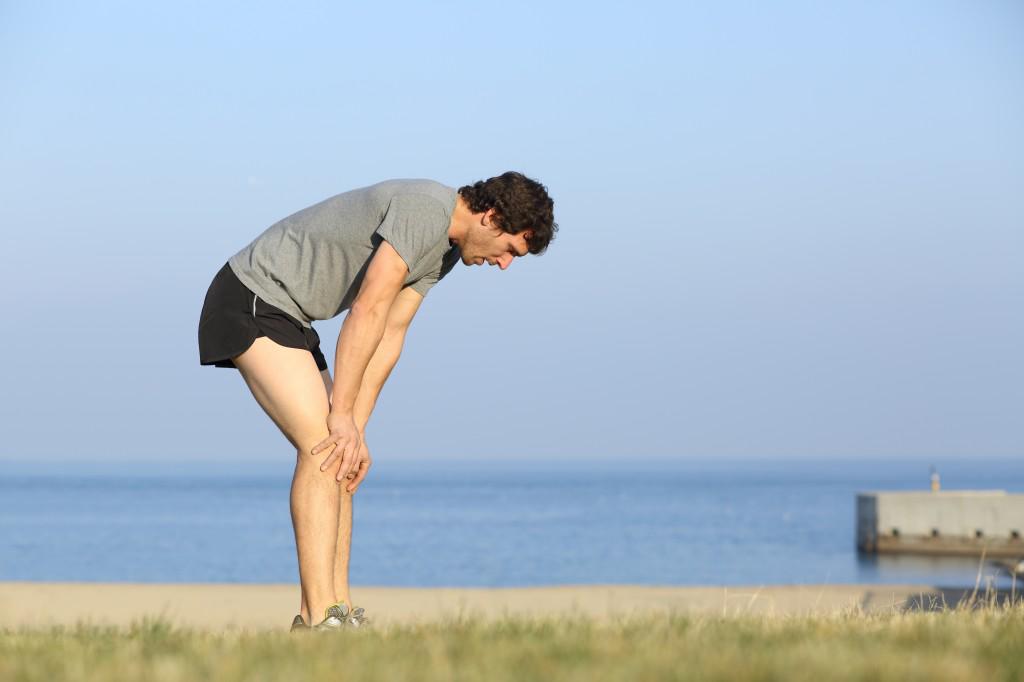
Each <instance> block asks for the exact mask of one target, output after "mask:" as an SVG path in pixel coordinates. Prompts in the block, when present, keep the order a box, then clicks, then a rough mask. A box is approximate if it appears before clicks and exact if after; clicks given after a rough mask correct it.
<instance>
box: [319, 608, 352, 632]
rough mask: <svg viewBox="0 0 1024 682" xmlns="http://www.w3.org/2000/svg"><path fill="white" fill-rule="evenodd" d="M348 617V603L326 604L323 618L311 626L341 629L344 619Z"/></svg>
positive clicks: (320, 628)
mask: <svg viewBox="0 0 1024 682" xmlns="http://www.w3.org/2000/svg"><path fill="white" fill-rule="evenodd" d="M347 618H348V605H346V604H344V603H341V604H334V605H333V606H328V607H327V610H326V611H325V612H324V619H323V620H322V621H320V622H319V623H317V624H316V625H314V626H313V627H312V629H313V630H317V631H323V630H341V629H342V628H344V627H345V621H346V619H347Z"/></svg>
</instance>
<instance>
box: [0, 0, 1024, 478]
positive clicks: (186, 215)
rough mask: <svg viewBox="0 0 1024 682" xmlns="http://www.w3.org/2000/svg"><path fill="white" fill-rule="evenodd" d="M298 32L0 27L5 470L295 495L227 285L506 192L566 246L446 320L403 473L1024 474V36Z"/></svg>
mask: <svg viewBox="0 0 1024 682" xmlns="http://www.w3.org/2000/svg"><path fill="white" fill-rule="evenodd" d="M289 4H290V8H289V9H283V8H282V7H283V6H282V5H280V3H266V4H263V3H252V2H246V3H234V4H227V3H224V4H216V5H214V4H211V3H198V2H173V3H162V2H152V3H150V2H147V3H136V2H131V3H129V2H124V3H111V2H102V3H85V4H83V3H70V2H69V3H47V2H4V3H3V4H0V227H2V230H0V249H2V251H0V252H2V259H3V268H2V275H0V277H2V280H0V284H2V286H0V302H2V304H3V313H4V314H3V316H2V321H0V331H2V335H0V336H2V341H0V343H2V347H3V351H4V369H3V375H4V379H3V386H4V390H3V391H2V393H0V413H2V415H3V438H2V439H0V459H8V460H11V459H18V460H60V459H82V460H84V459H95V458H105V459H118V458H121V459H132V460H135V461H146V460H156V459H174V458H181V459H188V460H207V461H240V460H260V461H272V460H273V461H276V460H279V459H280V458H282V457H285V458H290V456H291V455H290V454H289V452H288V445H287V443H286V441H285V440H284V439H283V437H281V436H280V435H279V434H278V433H277V431H276V429H275V427H274V426H273V425H272V424H271V423H270V421H269V419H267V418H266V417H265V416H264V415H263V414H262V412H261V411H260V410H259V408H258V406H257V405H256V403H255V401H254V400H253V399H252V397H251V396H250V395H249V393H248V391H247V389H246V388H245V386H244V384H243V383H242V380H241V378H240V377H239V376H238V374H237V373H236V372H234V371H229V370H222V369H213V368H209V367H200V366H199V364H198V351H197V348H196V326H197V322H198V316H199V310H200V308H201V306H202V301H203V296H204V294H205V292H206V288H207V286H208V285H209V281H210V279H211V278H212V277H213V275H214V273H215V272H216V271H217V270H218V268H219V267H220V266H221V265H222V264H223V263H224V261H225V260H226V259H227V258H228V257H229V256H231V255H232V254H233V253H235V252H236V251H237V250H239V249H240V248H242V247H243V246H245V245H246V244H247V243H248V242H249V241H250V240H251V239H252V238H253V237H255V236H256V235H257V234H258V233H259V232H261V231H262V230H263V229H265V228H266V227H267V226H269V225H270V224H271V223H273V222H275V221H276V220H278V219H279V218H281V217H283V216H285V215H287V214H289V213H292V212H294V211H296V210H298V209H300V208H303V207H305V206H307V205H309V204H312V203H314V202H316V201H319V200H321V199H323V198H326V197H327V196H330V195H332V194H336V193H338V192H341V191H344V190H347V189H351V188H354V187H359V186H363V185H367V184H370V183H373V182H376V181H378V180H383V179H386V178H393V177H429V178H434V179H437V180H440V181H442V182H445V183H448V184H451V185H455V186H458V185H459V184H462V183H465V182H470V181H474V180H477V179H480V178H485V177H488V176H490V175H494V174H497V173H500V172H502V171H504V170H508V169H516V170H520V171H523V172H525V173H527V174H528V175H530V176H533V177H536V178H537V179H539V180H541V181H542V182H544V183H545V184H546V185H547V186H548V187H549V189H550V191H551V194H552V196H553V197H554V199H555V209H556V218H557V220H558V222H559V224H560V226H561V230H560V232H559V234H558V237H557V239H556V240H555V242H553V244H552V246H551V248H550V251H549V252H548V253H547V254H545V255H544V256H542V257H540V258H528V259H523V260H521V261H518V262H516V263H515V264H514V265H513V266H512V268H511V269H510V270H509V271H508V272H504V273H503V272H499V271H498V270H497V269H481V268H476V269H470V268H463V267H462V266H459V267H457V268H456V270H455V271H453V272H452V274H451V275H450V276H449V277H448V278H446V279H445V280H444V281H443V282H442V283H441V284H440V285H439V286H438V287H436V288H435V289H434V290H433V291H432V292H431V293H430V295H429V296H428V297H427V300H426V302H425V304H424V306H423V308H422V309H421V312H420V315H419V316H418V317H417V319H416V321H415V323H414V325H413V328H412V330H411V332H410V335H409V338H408V341H407V348H406V351H405V354H404V355H403V358H402V360H401V361H400V363H399V366H398V368H397V369H396V371H395V374H394V375H393V377H392V379H391V380H390V381H389V383H388V385H387V386H386V387H385V389H384V393H383V395H382V398H381V401H380V404H379V407H378V410H377V413H376V414H375V417H374V420H373V421H372V422H371V427H370V431H369V441H370V444H371V447H372V451H373V453H374V456H375V458H376V459H378V460H380V459H381V458H394V459H400V458H432V457H433V458H448V457H455V458H467V457H474V458H479V459H486V458H488V457H503V458H507V457H522V458H523V459H534V458H545V457H553V456H557V457H576V458H591V457H593V458H598V457H600V458H609V457H615V458H620V459H621V461H622V463H623V466H628V463H629V460H630V459H631V458H635V457H644V458H653V457H660V458H687V457H708V456H711V457H783V456H786V457H821V458H829V457H839V456H856V457H860V456H863V457H884V456H890V455H892V456H903V457H922V458H929V457H974V456H989V457H991V456H995V457H1013V456H1021V455H1024V421H1022V419H1021V417H1022V414H1024V354H1022V349H1024V5H1021V4H1020V3H1018V2H1014V1H1005V2H931V1H929V2H899V3H882V2H867V3H865V2H836V3H813V2H806V3H770V4H766V3H750V2H743V3H733V2H727V3H722V2H715V3H710V2H709V3H704V4H702V5H687V6H684V7H680V6H678V5H679V4H678V3H668V2H665V3H652V2H642V1H641V2H634V3H626V4H623V3H614V4H606V3H555V4H549V3H539V2H536V3H535V2H521V3H512V4H509V3H481V2H471V3H469V2H465V3H458V2H456V3H451V2H439V3H410V2H397V3H383V4H380V3H378V4H373V3H361V4H358V3H357V4H358V5H359V6H355V7H352V6H350V5H352V3H326V2H324V3H289ZM340 323H341V319H340V318H338V319H335V320H331V321H328V322H321V323H318V324H317V325H316V327H317V329H318V331H319V333H320V335H321V338H322V339H323V350H324V351H325V353H326V354H327V356H328V360H329V361H330V362H332V363H333V351H334V340H335V338H336V336H337V333H338V329H339V328H340ZM510 367H514V368H515V369H514V370H512V371H510Z"/></svg>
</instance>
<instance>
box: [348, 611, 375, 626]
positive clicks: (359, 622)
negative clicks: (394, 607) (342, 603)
mask: <svg viewBox="0 0 1024 682" xmlns="http://www.w3.org/2000/svg"><path fill="white" fill-rule="evenodd" d="M365 613H366V612H365V610H364V609H363V607H361V606H357V607H356V608H354V609H352V613H350V614H349V615H348V617H347V618H346V619H345V625H346V627H350V628H363V627H366V626H367V625H369V624H370V619H369V618H367V617H366V616H365V615H364V614H365Z"/></svg>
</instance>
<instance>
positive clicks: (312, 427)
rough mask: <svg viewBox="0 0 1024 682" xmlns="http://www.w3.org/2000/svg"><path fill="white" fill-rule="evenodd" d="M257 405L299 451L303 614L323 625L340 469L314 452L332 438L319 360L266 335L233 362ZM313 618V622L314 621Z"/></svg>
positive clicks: (295, 486) (296, 494) (295, 521)
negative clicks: (325, 465) (323, 465)
mask: <svg viewBox="0 0 1024 682" xmlns="http://www.w3.org/2000/svg"><path fill="white" fill-rule="evenodd" d="M233 360H234V363H235V366H237V367H238V369H239V371H240V372H241V374H242V377H243V378H244V379H245V383H246V384H247V385H248V386H249V390H251V391H252V394H253V396H254V397H255V398H256V401H257V402H258V403H259V404H260V407H262V408H263V410H264V411H265V412H266V413H267V415H268V416H269V417H270V418H271V419H272V420H273V421H274V423H275V424H277V426H278V428H280V429H281V432H282V433H283V434H284V435H285V437H286V438H287V439H288V440H289V442H291V444H292V445H293V446H294V447H295V449H296V462H295V475H294V477H293V478H292V489H291V512H292V525H293V526H294V528H295V546H296V548H297V550H298V555H299V582H300V584H301V586H302V594H303V601H304V607H305V608H304V609H303V613H304V616H305V617H306V618H307V622H311V623H313V622H319V620H320V619H322V618H323V613H324V611H325V610H326V609H327V607H328V606H330V605H331V604H334V603H336V601H337V599H336V597H335V593H334V577H333V575H334V559H335V557H334V555H335V552H336V549H337V548H336V545H337V536H338V513H339V512H338V499H339V494H338V490H339V486H338V483H337V481H336V480H335V476H337V473H338V468H339V467H340V463H339V465H338V466H331V467H330V468H329V469H328V470H327V471H320V464H321V463H322V462H323V460H324V459H326V458H327V455H328V454H329V453H328V452H323V453H321V454H319V455H316V456H314V455H311V454H309V452H310V450H311V449H312V448H313V446H315V445H316V444H317V443H319V442H320V441H322V440H323V439H324V438H326V437H327V435H328V430H327V415H328V413H329V411H330V404H329V402H328V398H327V395H326V394H325V393H324V385H323V380H322V377H321V376H320V373H319V372H318V371H317V367H316V362H315V361H314V360H313V356H312V355H311V354H310V353H309V351H307V350H303V349H299V348H287V347H285V346H281V345H279V344H277V343H274V342H273V341H271V340H270V339H269V338H267V337H265V336H261V337H259V338H257V339H256V340H255V341H254V342H253V344H252V346H250V347H249V349H248V350H246V351H245V352H244V353H242V354H241V355H239V356H237V357H235V358H233ZM310 617H311V618H312V620H308V619H309V618H310Z"/></svg>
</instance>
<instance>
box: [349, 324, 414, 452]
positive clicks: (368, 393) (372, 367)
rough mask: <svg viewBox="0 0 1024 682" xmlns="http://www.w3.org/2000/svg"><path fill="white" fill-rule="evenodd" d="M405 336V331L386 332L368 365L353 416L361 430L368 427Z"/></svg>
mask: <svg viewBox="0 0 1024 682" xmlns="http://www.w3.org/2000/svg"><path fill="white" fill-rule="evenodd" d="M404 337H405V333H404V332H401V331H399V332H393V333H392V332H385V333H384V338H382V339H381V341H380V344H379V345H378V346H377V350H376V351H375V352H374V354H373V357H372V358H370V363H369V364H368V365H367V366H366V372H365V373H364V374H363V381H362V383H361V384H360V386H359V394H358V395H357V396H356V402H355V407H354V409H353V412H352V418H353V420H354V421H355V423H356V428H358V429H359V431H360V432H363V431H364V430H365V429H366V423H367V422H368V421H370V414H371V413H372V412H373V408H374V406H376V404H377V397H378V396H379V395H380V391H381V389H382V388H384V382H386V381H387V380H388V377H389V376H391V370H393V369H394V368H395V364H396V363H397V362H398V357H399V356H400V355H401V354H402V342H403V340H404Z"/></svg>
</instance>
